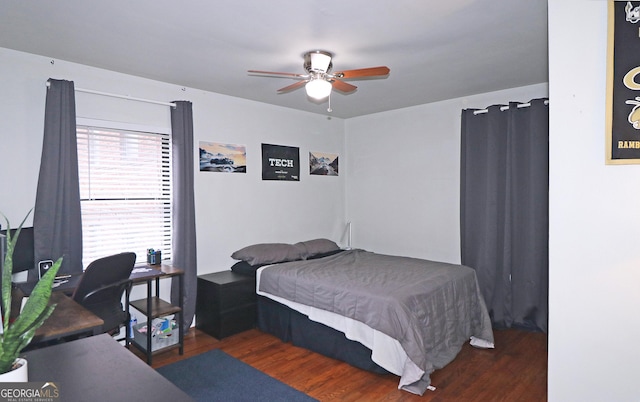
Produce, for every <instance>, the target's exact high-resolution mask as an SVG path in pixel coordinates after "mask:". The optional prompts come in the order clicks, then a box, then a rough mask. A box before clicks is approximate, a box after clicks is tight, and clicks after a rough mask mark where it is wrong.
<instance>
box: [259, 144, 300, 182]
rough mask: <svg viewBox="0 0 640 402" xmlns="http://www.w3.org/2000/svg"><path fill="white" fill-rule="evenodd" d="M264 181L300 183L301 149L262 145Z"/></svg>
mask: <svg viewBox="0 0 640 402" xmlns="http://www.w3.org/2000/svg"><path fill="white" fill-rule="evenodd" d="M262 180H287V181H300V149H299V148H298V147H287V146H283V145H271V144H262Z"/></svg>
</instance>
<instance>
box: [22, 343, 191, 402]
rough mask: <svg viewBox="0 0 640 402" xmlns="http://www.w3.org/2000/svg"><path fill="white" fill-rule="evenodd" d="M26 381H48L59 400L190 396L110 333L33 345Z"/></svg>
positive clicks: (115, 400) (117, 401)
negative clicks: (44, 344) (65, 341)
mask: <svg viewBox="0 0 640 402" xmlns="http://www.w3.org/2000/svg"><path fill="white" fill-rule="evenodd" d="M24 357H25V358H26V359H27V360H28V362H29V382H53V383H54V384H55V385H56V387H57V388H58V391H59V393H60V401H91V400H93V401H101V402H110V401H113V402H122V401H174V402H178V401H181V402H182V401H191V400H193V399H191V398H190V397H189V396H188V395H187V394H185V393H184V392H183V391H181V390H180V389H179V388H178V387H176V386H175V385H173V384H172V383H171V382H169V381H168V380H167V379H166V378H164V377H163V376H161V375H160V374H158V373H157V372H156V371H155V370H154V369H152V368H151V367H149V366H147V365H146V364H145V363H144V362H143V361H142V360H140V359H139V358H138V357H137V356H135V355H134V354H133V353H131V352H129V351H128V350H127V349H126V348H124V347H123V346H122V345H120V344H119V343H118V342H116V341H115V340H114V339H113V338H111V337H110V336H109V335H106V334H102V335H97V336H91V337H88V338H83V339H79V340H76V341H73V342H67V343H62V344H59V345H54V346H49V347H47V348H42V349H37V350H32V351H30V352H27V353H25V354H24Z"/></svg>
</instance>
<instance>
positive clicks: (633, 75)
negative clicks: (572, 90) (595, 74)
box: [605, 0, 640, 165]
mask: <svg viewBox="0 0 640 402" xmlns="http://www.w3.org/2000/svg"><path fill="white" fill-rule="evenodd" d="M608 24H609V27H608V28H609V34H608V41H609V43H608V49H607V104H606V105H607V106H606V108H607V111H606V112H607V113H606V119H607V120H606V145H607V150H606V159H605V162H606V163H607V164H611V165H620V164H632V163H640V109H639V107H640V1H626V2H625V1H613V0H609V23H608Z"/></svg>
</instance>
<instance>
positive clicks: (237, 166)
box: [200, 141, 247, 173]
mask: <svg viewBox="0 0 640 402" xmlns="http://www.w3.org/2000/svg"><path fill="white" fill-rule="evenodd" d="M200 171H201V172H226V173H247V147H245V146H244V145H236V144H221V143H218V142H206V141H200Z"/></svg>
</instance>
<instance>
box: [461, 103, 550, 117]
mask: <svg viewBox="0 0 640 402" xmlns="http://www.w3.org/2000/svg"><path fill="white" fill-rule="evenodd" d="M544 104H545V105H549V100H548V99H547V100H545V101H544ZM529 106H531V102H527V103H518V105H517V107H518V109H520V108H521V107H529ZM508 109H509V106H502V107H500V111H501V112H504V111H505V110H508ZM482 113H489V109H482V110H476V111H474V112H473V114H474V116H475V115H478V114H482Z"/></svg>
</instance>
